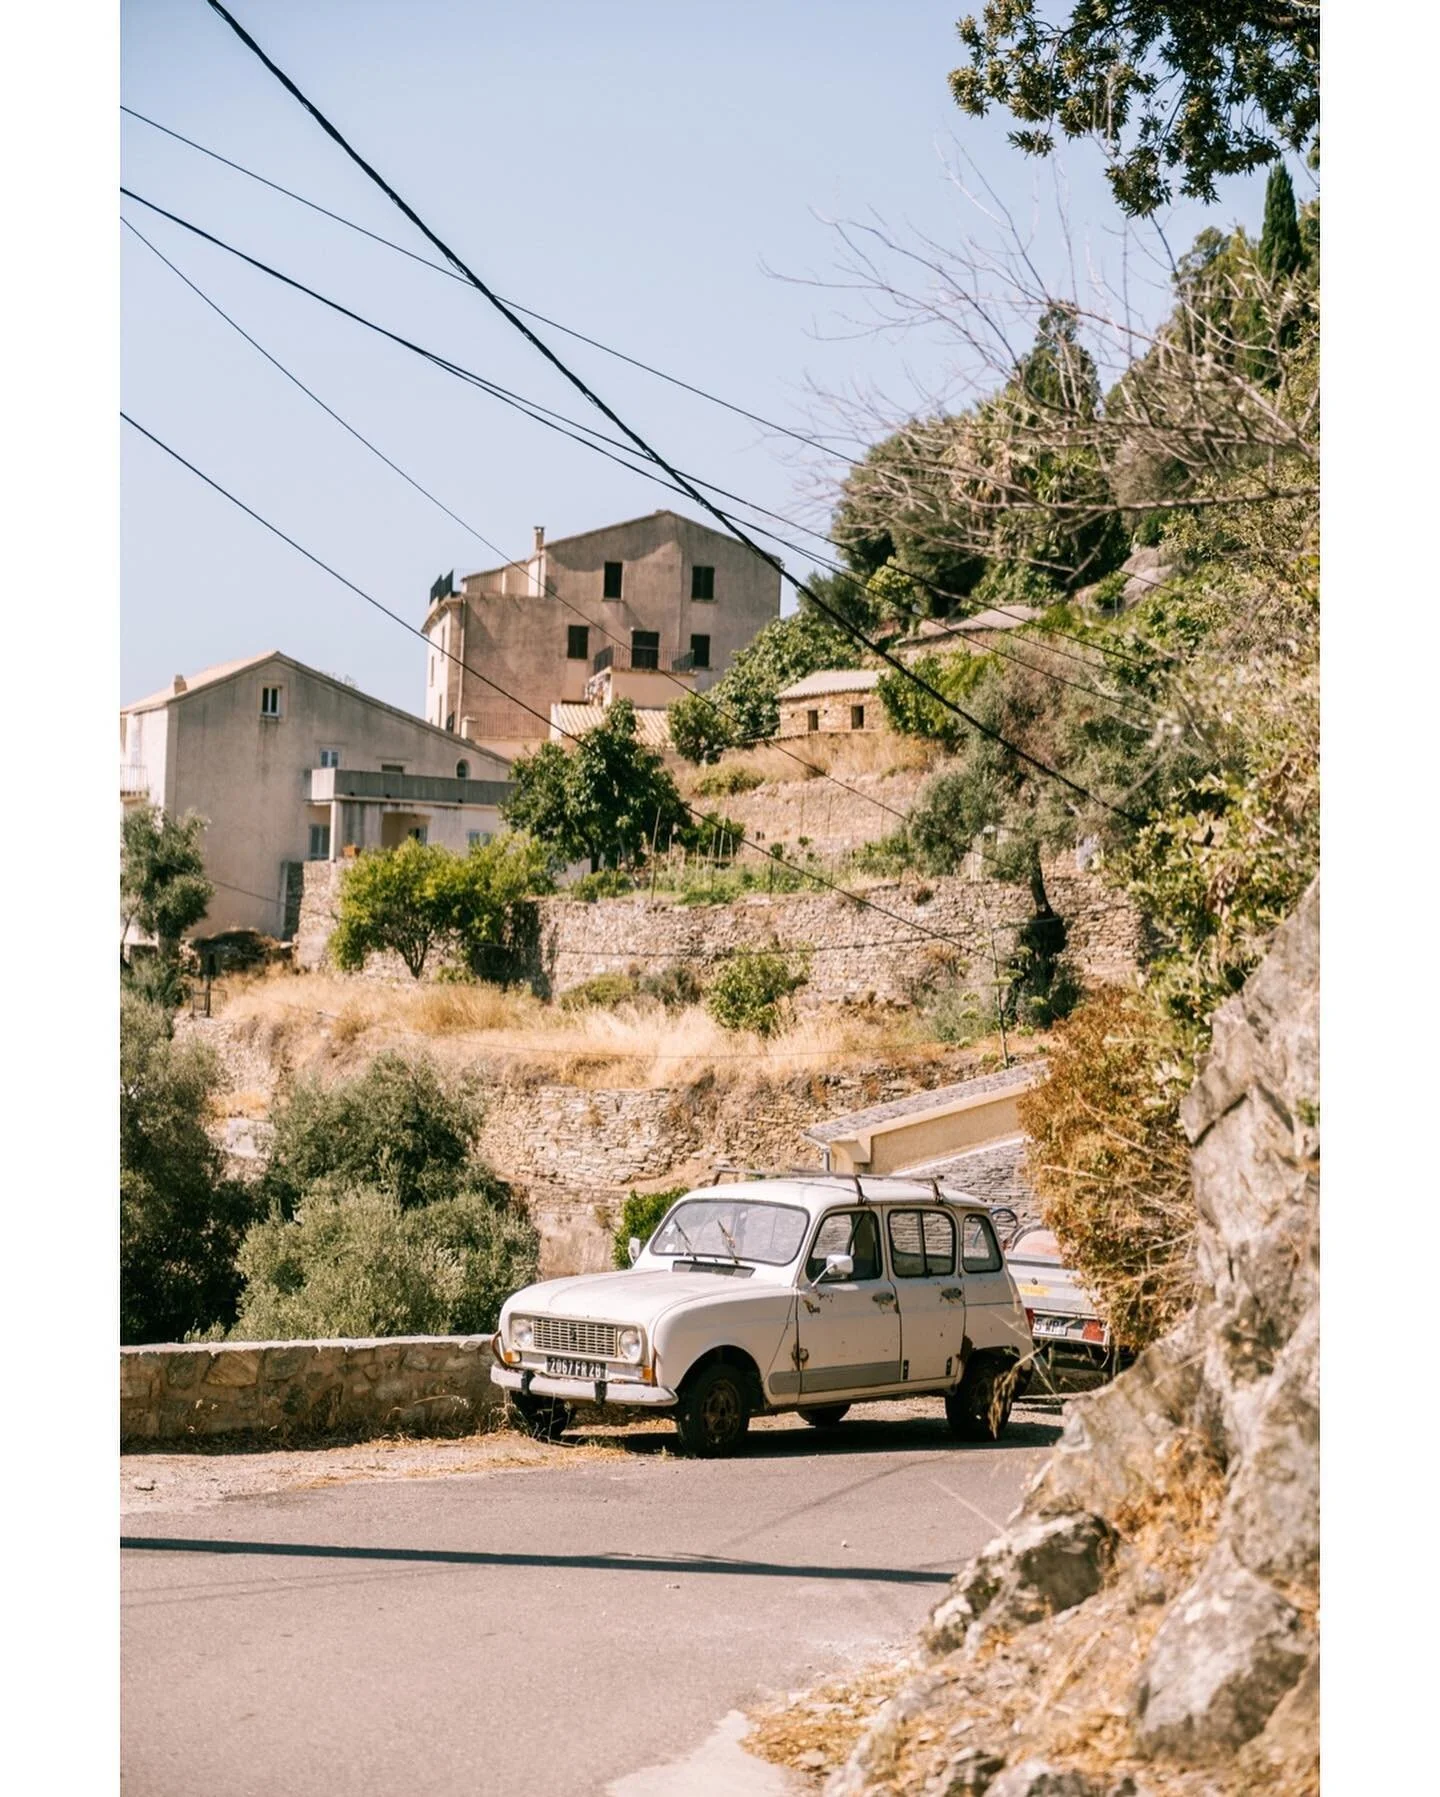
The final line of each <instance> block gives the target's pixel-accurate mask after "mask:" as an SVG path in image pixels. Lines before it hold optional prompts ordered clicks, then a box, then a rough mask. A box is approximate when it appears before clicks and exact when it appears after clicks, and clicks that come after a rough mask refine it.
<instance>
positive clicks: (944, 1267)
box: [885, 1205, 965, 1385]
mask: <svg viewBox="0 0 1440 1797" xmlns="http://www.w3.org/2000/svg"><path fill="white" fill-rule="evenodd" d="M885 1232H886V1237H887V1240H888V1241H889V1245H890V1272H891V1275H892V1277H893V1278H894V1281H895V1296H896V1297H897V1299H898V1300H899V1303H900V1358H901V1370H902V1375H903V1377H904V1379H905V1381H906V1383H907V1384H909V1385H914V1384H924V1385H937V1384H943V1383H944V1381H945V1380H946V1379H947V1378H951V1377H954V1376H955V1375H956V1374H957V1373H958V1371H959V1367H960V1361H961V1359H962V1356H963V1353H964V1343H965V1291H964V1288H963V1285H962V1283H961V1279H960V1274H959V1270H958V1268H957V1266H956V1256H957V1242H956V1231H955V1219H954V1218H953V1217H952V1216H950V1215H949V1213H948V1212H946V1211H943V1210H940V1209H938V1208H936V1207H935V1206H933V1205H924V1206H921V1205H916V1206H914V1207H911V1206H909V1205H906V1206H904V1207H899V1206H897V1207H896V1208H895V1209H893V1210H891V1211H890V1212H889V1214H888V1216H887V1217H886V1219H885Z"/></svg>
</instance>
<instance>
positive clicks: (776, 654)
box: [682, 607, 863, 743]
mask: <svg viewBox="0 0 1440 1797" xmlns="http://www.w3.org/2000/svg"><path fill="white" fill-rule="evenodd" d="M862 653H863V651H862V650H861V648H860V645H859V644H858V643H856V641H855V639H854V638H853V637H852V636H849V635H847V634H846V633H845V632H844V631H843V630H841V629H839V628H838V627H837V626H836V625H834V624H832V623H830V621H829V620H828V619H827V618H824V617H822V616H821V615H820V614H819V613H818V612H816V611H814V610H813V609H809V608H803V607H802V609H801V610H799V611H797V612H794V613H792V614H791V616H790V617H788V618H773V619H772V620H771V621H770V623H768V624H767V625H766V626H765V628H764V629H763V630H761V631H760V632H759V634H758V635H757V636H756V637H755V639H754V641H753V642H751V643H749V644H747V646H746V647H745V648H743V649H742V650H741V651H740V653H739V654H738V655H737V656H736V657H735V658H734V660H733V661H732V662H731V663H730V666H729V668H727V669H726V671H725V673H724V674H723V675H722V676H721V677H720V679H719V680H718V681H717V682H716V683H715V685H714V686H713V687H711V689H710V697H711V698H712V699H714V701H715V702H716V704H717V705H719V706H721V707H723V709H724V710H725V711H726V712H727V713H728V715H729V716H730V718H731V719H732V720H733V721H734V727H735V740H736V741H737V742H743V743H751V742H763V741H764V740H766V739H767V738H769V737H771V736H773V735H774V734H775V732H776V730H777V729H778V728H779V725H780V707H779V705H778V704H777V703H776V697H777V695H778V694H779V693H781V692H782V691H783V690H784V689H785V688H786V687H787V686H792V685H793V684H794V683H795V682H796V681H797V680H803V679H804V678H805V676H806V675H807V674H814V673H817V672H818V671H819V670H820V669H821V668H858V667H859V666H860V664H861V658H862ZM683 702H684V701H682V703H683Z"/></svg>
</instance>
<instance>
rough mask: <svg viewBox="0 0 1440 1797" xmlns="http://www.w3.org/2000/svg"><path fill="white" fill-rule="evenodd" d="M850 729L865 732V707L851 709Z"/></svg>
mask: <svg viewBox="0 0 1440 1797" xmlns="http://www.w3.org/2000/svg"><path fill="white" fill-rule="evenodd" d="M850 728H851V729H852V730H863V729H864V728H865V707H864V706H863V705H852V706H851V707H850Z"/></svg>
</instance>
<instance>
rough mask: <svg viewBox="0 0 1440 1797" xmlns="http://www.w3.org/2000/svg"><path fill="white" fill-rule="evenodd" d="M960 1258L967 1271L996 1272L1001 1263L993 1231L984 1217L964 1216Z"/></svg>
mask: <svg viewBox="0 0 1440 1797" xmlns="http://www.w3.org/2000/svg"><path fill="white" fill-rule="evenodd" d="M964 1231H965V1233H964V1237H963V1246H962V1248H961V1251H960V1260H961V1264H962V1266H963V1267H964V1268H965V1271H966V1272H967V1273H998V1272H999V1271H1000V1268H1001V1265H1002V1264H1003V1263H1002V1261H1001V1258H1000V1244H999V1243H998V1242H997V1241H996V1240H995V1231H994V1230H993V1229H992V1228H991V1227H990V1224H989V1222H988V1221H987V1219H986V1218H984V1217H975V1216H970V1217H966V1219H965V1224H964Z"/></svg>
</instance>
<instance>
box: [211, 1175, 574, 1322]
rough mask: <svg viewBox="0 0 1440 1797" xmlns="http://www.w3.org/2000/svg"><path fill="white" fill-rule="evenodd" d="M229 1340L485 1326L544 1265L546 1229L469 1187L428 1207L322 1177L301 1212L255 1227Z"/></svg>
mask: <svg viewBox="0 0 1440 1797" xmlns="http://www.w3.org/2000/svg"><path fill="white" fill-rule="evenodd" d="M239 1264H240V1271H241V1273H242V1274H243V1275H244V1279H245V1292H244V1297H243V1299H242V1301H241V1305H240V1315H239V1320H238V1321H237V1323H236V1325H235V1327H234V1329H232V1330H231V1332H230V1333H231V1339H232V1340H238V1341H247V1340H248V1341H295V1340H304V1339H307V1338H310V1337H314V1336H322V1337H324V1336H348V1337H355V1336H360V1337H364V1336H372V1335H478V1334H484V1333H487V1332H488V1331H490V1330H492V1329H494V1327H495V1324H496V1322H497V1320H498V1318H499V1315H500V1306H501V1305H502V1304H503V1303H504V1301H505V1299H506V1297H508V1295H509V1294H510V1293H511V1292H512V1291H514V1290H516V1289H517V1287H519V1286H522V1285H528V1284H530V1283H531V1281H533V1280H534V1279H535V1278H536V1276H537V1273H538V1270H539V1236H538V1234H537V1233H536V1230H535V1226H534V1224H533V1223H531V1221H530V1219H529V1217H528V1216H526V1215H525V1214H524V1212H523V1211H522V1210H519V1209H517V1208H514V1207H510V1206H497V1205H496V1204H495V1203H494V1202H493V1201H492V1200H491V1199H490V1198H489V1197H488V1196H487V1195H486V1194H485V1193H483V1192H480V1191H467V1192H462V1193H460V1194H458V1195H457V1196H456V1197H453V1198H442V1199H439V1200H437V1201H436V1202H434V1203H432V1204H427V1205H424V1206H422V1207H420V1208H418V1209H408V1210H407V1209H406V1208H405V1207H404V1206H403V1205H401V1204H400V1203H399V1202H398V1200H397V1199H396V1198H395V1196H394V1194H393V1193H391V1192H387V1191H381V1190H379V1189H378V1188H376V1187H374V1186H355V1187H347V1186H344V1185H334V1184H328V1183H327V1184H322V1185H319V1186H317V1187H315V1188H313V1189H312V1190H311V1191H310V1192H309V1193H308V1194H307V1195H306V1197H305V1198H304V1200H303V1202H302V1203H301V1205H300V1207H299V1209H298V1210H297V1211H296V1213H295V1216H294V1217H293V1218H292V1219H289V1220H287V1219H285V1218H283V1217H279V1216H275V1217H271V1218H269V1219H268V1220H266V1221H265V1222H263V1223H257V1224H256V1225H255V1227H254V1228H253V1229H252V1230H251V1231H250V1233H249V1234H248V1235H247V1236H246V1238H245V1242H244V1245H243V1247H242V1248H241V1250H240V1257H239Z"/></svg>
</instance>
